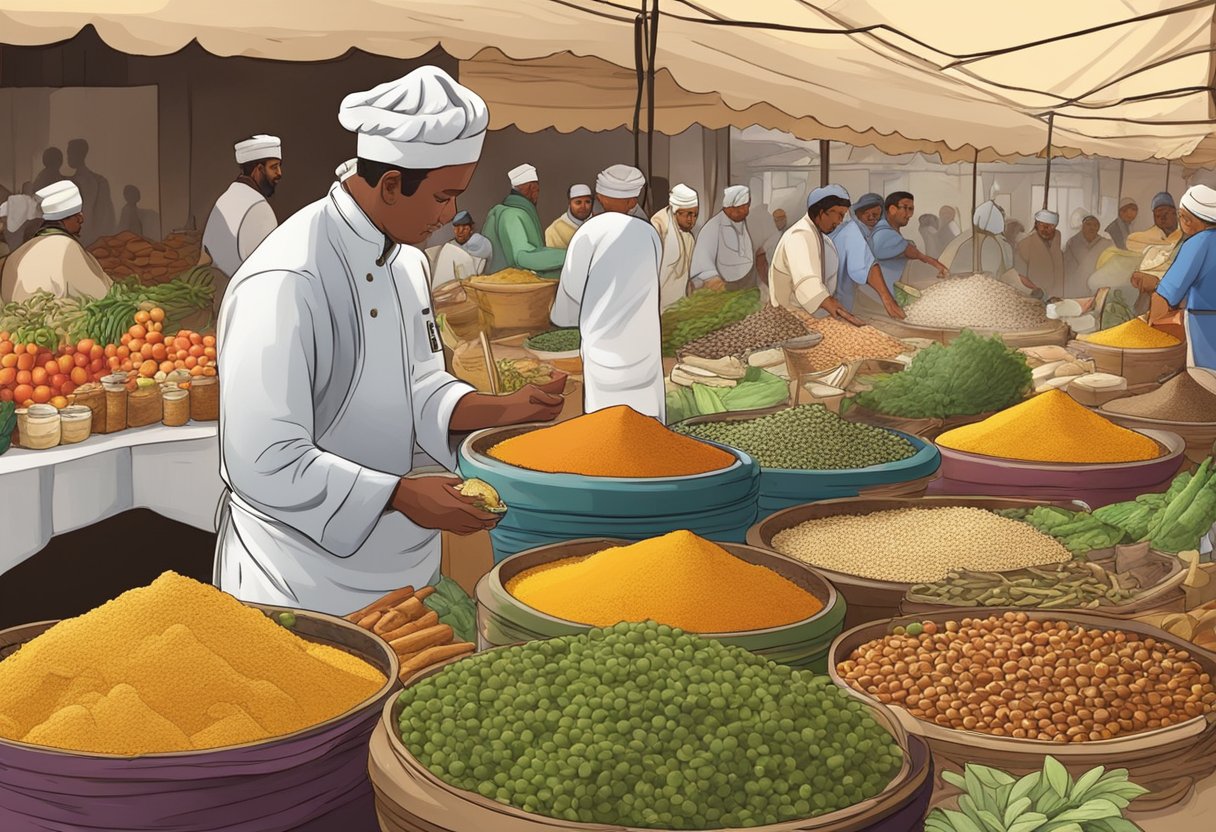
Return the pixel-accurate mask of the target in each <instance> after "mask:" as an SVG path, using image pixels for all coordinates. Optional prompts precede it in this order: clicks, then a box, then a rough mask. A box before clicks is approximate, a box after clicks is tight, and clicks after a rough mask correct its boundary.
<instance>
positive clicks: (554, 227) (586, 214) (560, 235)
mask: <svg viewBox="0 0 1216 832" xmlns="http://www.w3.org/2000/svg"><path fill="white" fill-rule="evenodd" d="M566 197H567V204H566V212H565V213H564V214H562V215H561V216H560V217H558V218H557V219H555V220H554V221H553V222H551V223H549V227H548V228H546V229H545V245H547V246H549V248H569V247H570V241H571V240H572V239H573V238H574V232H576V231H578V229H579V226H581V225H582V224H583V223H585V222H586V221H587V220H589V219H591V209H592V207H593V203H594V202H595V200H594V199H592V197H591V189H590V188H588V187H587V186H586V185H581V184H580V185H571V186H570V190H569V191H567V192H566Z"/></svg>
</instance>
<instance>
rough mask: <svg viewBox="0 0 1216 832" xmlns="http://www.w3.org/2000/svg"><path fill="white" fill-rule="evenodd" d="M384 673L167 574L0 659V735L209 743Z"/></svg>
mask: <svg viewBox="0 0 1216 832" xmlns="http://www.w3.org/2000/svg"><path fill="white" fill-rule="evenodd" d="M69 681H70V684H68V682H69ZM384 682H385V679H384V676H383V675H382V674H381V673H380V671H378V670H376V669H375V668H374V667H372V666H371V665H369V664H367V663H366V662H364V661H363V660H361V659H359V658H356V657H355V656H352V655H350V654H349V653H346V652H343V651H341V650H338V649H336V648H333V647H327V646H324V645H321V644H315V643H313V642H309V641H305V640H304V639H301V638H299V637H297V636H296V635H294V634H293V633H292V632H291V630H290V629H289V628H288V627H285V626H281V625H280V624H279V623H275V622H274V621H272V620H271V619H270V618H268V617H267V616H266V615H264V614H263V613H261V612H260V611H258V610H256V609H253V608H252V607H247V606H245V605H244V604H242V603H241V602H240V601H238V600H237V599H235V598H233V597H232V596H230V595H226V594H225V593H223V592H220V591H219V590H218V589H216V588H214V587H212V586H208V585H206V584H202V583H199V582H197V581H194V580H191V579H190V578H185V577H182V576H181V575H178V574H176V573H173V572H166V573H164V574H163V575H161V576H160V577H159V578H157V579H156V580H155V581H153V582H152V584H151V585H149V586H146V587H141V588H139V589H133V590H130V591H128V592H124V593H123V594H122V595H120V596H119V597H118V598H116V599H114V600H112V601H110V602H108V603H106V604H104V605H102V606H100V607H97V608H96V609H94V610H91V611H90V612H87V613H85V614H84V615H81V616H78V617H76V618H71V619H67V620H65V621H61V622H59V623H58V624H56V625H54V626H53V627H51V628H50V629H49V630H47V631H46V632H44V633H42V634H41V635H39V636H38V637H36V638H34V639H33V640H31V641H29V642H27V643H26V644H24V645H22V646H21V648H20V649H18V650H17V652H16V653H14V654H12V655H11V656H8V657H7V658H5V659H4V660H3V661H0V736H3V737H5V738H7V739H10V740H19V741H21V742H25V743H30V744H33V745H41V746H49V747H52V748H61V749H66V750H70V751H87V752H95V753H103V754H118V755H123V756H134V755H140V754H156V753H165V752H171V751H190V750H198V749H205V748H216V747H220V746H227V745H235V744H238V743H247V742H254V741H257V740H264V739H268V738H270V737H277V736H282V735H283V734H289V733H291V732H293V731H298V730H300V729H302V728H307V727H309V726H312V725H316V724H318V723H321V722H324V721H326V720H328V719H332V718H333V717H336V716H338V715H339V714H342V713H343V712H345V711H347V710H348V709H350V708H351V707H353V706H355V705H356V704H358V703H359V702H361V701H363V700H364V699H366V698H367V697H369V696H371V695H372V694H374V693H375V692H376V691H377V690H378V689H380V688H381V687H382V686H383V685H384ZM52 691H54V692H55V693H54V694H52Z"/></svg>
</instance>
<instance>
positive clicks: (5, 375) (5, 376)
mask: <svg viewBox="0 0 1216 832" xmlns="http://www.w3.org/2000/svg"><path fill="white" fill-rule="evenodd" d="M16 383H17V368H16V367H5V368H4V369H2V370H0V386H4V387H7V386H9V385H10V384H16Z"/></svg>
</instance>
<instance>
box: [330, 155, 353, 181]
mask: <svg viewBox="0 0 1216 832" xmlns="http://www.w3.org/2000/svg"><path fill="white" fill-rule="evenodd" d="M358 169H359V160H358V159H347V160H346V161H345V162H343V163H342V164H340V165H338V167H337V168H336V169H335V170H334V176H336V177H338V181H339V182H345V181H346V180H347V179H350V178H351V177H352V176H354V175H355V171H357V170H358Z"/></svg>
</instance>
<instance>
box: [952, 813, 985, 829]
mask: <svg viewBox="0 0 1216 832" xmlns="http://www.w3.org/2000/svg"><path fill="white" fill-rule="evenodd" d="M942 811H943V813H944V814H945V815H946V817H947V819H949V821H950V826H952V827H953V828H954V829H955V832H984V829H983V827H981V826H980V825H979V824H978V823H976V822H975V821H973V820H972V819H971V818H969V817H967V816H966V815H964V814H963V813H962V812H955V811H952V810H950V809H943V810H942Z"/></svg>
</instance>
